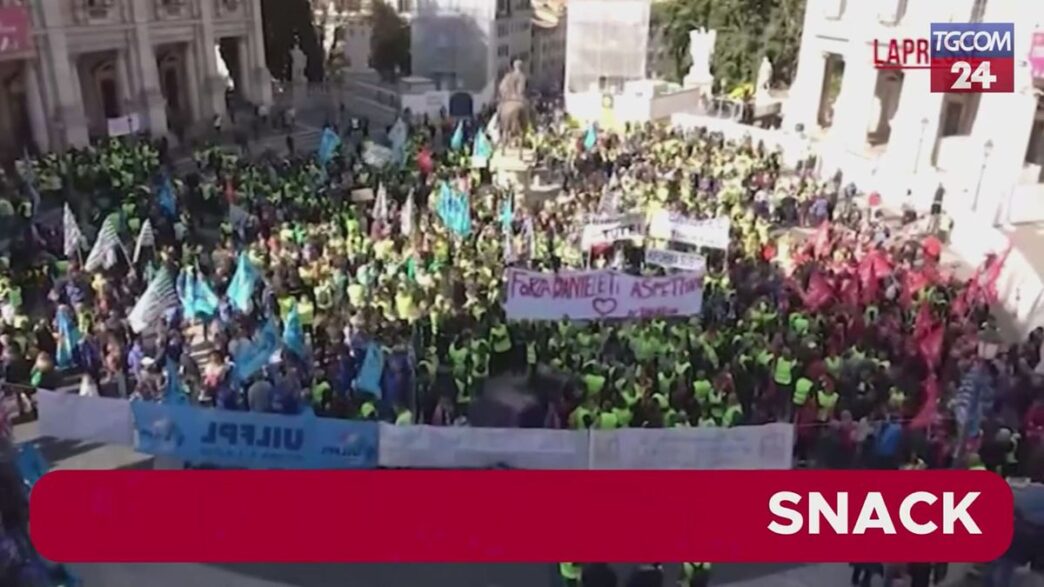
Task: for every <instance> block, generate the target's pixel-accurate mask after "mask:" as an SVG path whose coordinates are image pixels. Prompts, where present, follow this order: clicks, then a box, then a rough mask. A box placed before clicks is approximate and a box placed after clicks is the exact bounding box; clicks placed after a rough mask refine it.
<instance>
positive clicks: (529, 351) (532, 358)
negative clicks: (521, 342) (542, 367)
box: [526, 342, 537, 365]
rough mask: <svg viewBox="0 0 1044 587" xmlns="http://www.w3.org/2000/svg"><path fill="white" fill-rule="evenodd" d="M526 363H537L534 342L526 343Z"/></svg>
mask: <svg viewBox="0 0 1044 587" xmlns="http://www.w3.org/2000/svg"><path fill="white" fill-rule="evenodd" d="M526 363H528V364H530V365H536V363H537V347H536V343H535V342H528V343H526Z"/></svg>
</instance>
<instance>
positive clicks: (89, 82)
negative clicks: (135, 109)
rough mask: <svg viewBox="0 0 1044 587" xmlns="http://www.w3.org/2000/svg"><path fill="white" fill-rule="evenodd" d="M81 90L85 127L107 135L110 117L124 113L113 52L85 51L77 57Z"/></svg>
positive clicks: (92, 132) (90, 130)
mask: <svg viewBox="0 0 1044 587" xmlns="http://www.w3.org/2000/svg"><path fill="white" fill-rule="evenodd" d="M78 68H79V70H80V91H81V94H82V96H83V111H84V113H85V114H86V115H87V130H88V132H89V133H90V134H91V135H92V136H95V137H102V136H107V135H108V132H109V119H110V118H119V117H120V116H122V115H123V114H124V112H123V101H122V100H121V99H120V85H119V83H120V82H119V77H118V74H117V70H116V55H115V53H114V52H105V53H88V54H86V55H83V56H82V57H80V60H79V62H78Z"/></svg>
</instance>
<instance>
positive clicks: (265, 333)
mask: <svg viewBox="0 0 1044 587" xmlns="http://www.w3.org/2000/svg"><path fill="white" fill-rule="evenodd" d="M277 350H279V331H278V330H277V329H276V325H275V320H274V319H272V318H269V320H268V322H266V323H265V325H264V327H263V328H262V329H261V332H260V333H258V336H257V337H256V338H255V339H254V340H252V341H250V343H249V344H246V345H244V347H243V348H242V349H240V350H239V351H238V352H237V353H236V356H234V357H232V359H233V361H234V362H235V367H234V368H233V369H232V379H233V380H235V381H245V380H246V379H248V378H249V377H250V376H251V375H253V374H254V373H257V372H258V371H260V370H261V369H262V368H263V367H264V366H265V365H267V364H268V360H269V359H271V358H272V354H273V353H275V352H276V351H277Z"/></svg>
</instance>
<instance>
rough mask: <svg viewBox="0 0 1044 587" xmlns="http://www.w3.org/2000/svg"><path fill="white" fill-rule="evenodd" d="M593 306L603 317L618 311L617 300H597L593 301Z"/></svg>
mask: <svg viewBox="0 0 1044 587" xmlns="http://www.w3.org/2000/svg"><path fill="white" fill-rule="evenodd" d="M591 306H592V307H594V310H595V312H598V314H599V315H601V316H608V315H609V314H612V313H613V312H615V311H616V300H615V299H613V298H595V299H593V300H591Z"/></svg>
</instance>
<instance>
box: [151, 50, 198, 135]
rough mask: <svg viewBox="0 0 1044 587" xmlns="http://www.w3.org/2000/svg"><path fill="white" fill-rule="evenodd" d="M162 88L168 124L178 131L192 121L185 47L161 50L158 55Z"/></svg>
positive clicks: (157, 63)
mask: <svg viewBox="0 0 1044 587" xmlns="http://www.w3.org/2000/svg"><path fill="white" fill-rule="evenodd" d="M156 69H157V70H158V71H159V81H160V90H161V91H162V92H163V98H164V100H165V101H166V106H167V125H168V126H169V127H170V128H171V129H173V130H174V131H175V132H176V133H177V132H178V131H179V129H182V128H185V127H186V126H187V125H189V124H190V123H191V122H192V105H191V104H190V103H189V98H188V91H189V90H188V83H187V77H186V73H185V56H184V48H183V47H180V46H179V47H170V48H167V49H164V50H161V51H160V52H159V53H158V55H157V57H156Z"/></svg>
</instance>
